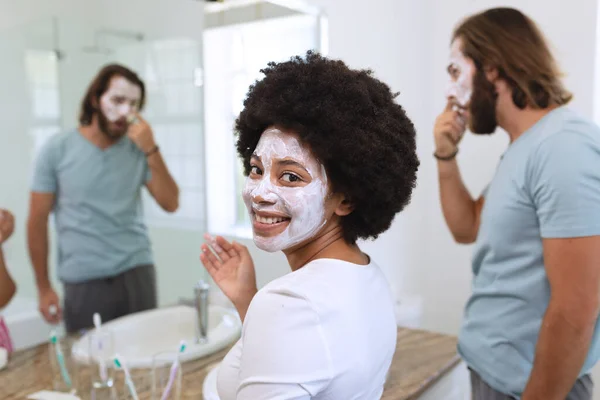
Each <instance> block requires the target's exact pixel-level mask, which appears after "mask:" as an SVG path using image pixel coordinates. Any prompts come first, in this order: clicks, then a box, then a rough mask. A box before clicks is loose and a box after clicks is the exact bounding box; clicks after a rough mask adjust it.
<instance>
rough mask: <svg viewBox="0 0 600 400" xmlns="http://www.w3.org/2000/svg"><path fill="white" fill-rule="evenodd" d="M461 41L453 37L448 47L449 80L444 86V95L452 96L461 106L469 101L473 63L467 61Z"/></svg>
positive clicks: (465, 105)
mask: <svg viewBox="0 0 600 400" xmlns="http://www.w3.org/2000/svg"><path fill="white" fill-rule="evenodd" d="M461 47H462V42H461V41H460V39H455V40H454V41H453V42H452V46H451V48H450V61H449V64H448V72H449V73H450V82H448V87H447V88H446V97H447V98H449V97H454V98H455V99H456V102H457V103H458V104H459V105H460V106H461V107H463V108H465V107H467V106H468V104H469V102H470V101H471V94H472V93H473V65H472V64H471V63H469V62H468V60H467V58H466V57H465V56H464V54H463V52H462V50H461Z"/></svg>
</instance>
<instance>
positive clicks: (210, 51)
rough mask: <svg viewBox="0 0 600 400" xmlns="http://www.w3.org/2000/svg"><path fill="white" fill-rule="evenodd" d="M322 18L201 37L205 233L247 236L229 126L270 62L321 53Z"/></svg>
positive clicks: (234, 28) (211, 32)
mask: <svg viewBox="0 0 600 400" xmlns="http://www.w3.org/2000/svg"><path fill="white" fill-rule="evenodd" d="M324 22H325V21H324V19H323V17H321V16H318V15H303V14H298V15H293V16H286V17H281V18H275V19H268V20H263V21H258V22H252V23H246V24H240V25H233V26H226V27H219V28H211V29H208V30H207V31H205V32H204V55H205V56H204V71H205V87H204V90H205V91H204V93H205V99H206V101H205V116H206V118H205V129H206V135H205V146H206V149H207V151H206V155H205V157H206V166H207V176H206V182H207V209H208V211H209V212H208V229H209V231H210V232H213V233H218V234H227V235H234V236H239V237H249V236H250V235H251V229H250V223H249V222H250V221H249V217H248V213H247V211H246V207H245V205H244V203H243V200H242V197H241V191H242V189H243V186H244V182H245V177H244V176H243V174H242V171H243V168H242V165H241V162H240V161H239V160H238V158H237V153H236V151H235V136H234V132H233V130H234V129H233V125H234V122H235V118H236V117H237V115H238V114H239V113H240V111H241V110H242V107H243V101H244V98H245V96H246V93H247V91H248V88H249V86H250V85H251V84H252V83H253V82H254V81H256V80H257V79H261V77H262V74H261V72H260V70H261V69H262V68H264V67H265V66H266V65H267V63H268V62H270V61H285V60H287V59H289V58H290V57H292V56H296V55H304V54H305V53H306V51H307V50H311V49H312V50H317V51H321V52H322V53H324V52H325V48H324V41H325V40H324V37H325V33H324Z"/></svg>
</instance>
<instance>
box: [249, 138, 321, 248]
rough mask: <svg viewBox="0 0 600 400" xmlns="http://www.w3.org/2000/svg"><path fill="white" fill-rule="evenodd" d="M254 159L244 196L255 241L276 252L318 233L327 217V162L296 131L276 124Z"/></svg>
mask: <svg viewBox="0 0 600 400" xmlns="http://www.w3.org/2000/svg"><path fill="white" fill-rule="evenodd" d="M253 160H254V161H253V162H252V163H253V164H252V165H253V168H252V172H251V173H250V176H249V177H248V179H247V181H246V187H245V189H244V191H243V198H244V202H245V203H246V206H247V208H248V212H249V213H250V217H251V219H252V223H253V228H254V242H255V243H256V245H257V246H258V247H259V248H260V249H262V250H265V251H269V252H275V251H280V250H286V249H289V248H291V247H293V246H296V245H298V244H300V243H303V242H304V241H306V240H308V239H310V238H311V237H313V236H314V235H316V234H317V233H318V232H319V230H320V229H321V228H322V227H323V226H324V225H325V222H326V221H325V198H326V196H327V175H326V173H325V168H324V167H323V165H322V164H321V163H319V162H318V161H317V160H316V159H315V157H314V156H313V155H312V154H311V153H310V151H309V150H308V149H307V148H305V147H303V146H302V145H301V143H300V142H299V140H298V139H297V138H296V137H295V136H294V135H291V134H288V133H285V132H282V131H281V130H279V129H274V128H271V129H267V130H266V131H265V132H264V133H263V134H262V136H261V138H260V141H259V142H258V145H257V146H256V150H255V152H254V157H253ZM255 164H256V165H255ZM298 179H301V180H298Z"/></svg>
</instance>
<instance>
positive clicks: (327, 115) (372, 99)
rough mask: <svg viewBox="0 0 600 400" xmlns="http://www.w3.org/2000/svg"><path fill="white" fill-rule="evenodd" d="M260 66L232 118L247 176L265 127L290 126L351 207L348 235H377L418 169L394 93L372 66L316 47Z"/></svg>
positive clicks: (406, 197) (404, 200)
mask: <svg viewBox="0 0 600 400" xmlns="http://www.w3.org/2000/svg"><path fill="white" fill-rule="evenodd" d="M261 72H262V73H263V74H264V75H265V77H264V78H263V79H262V80H259V81H256V82H255V83H254V84H253V85H252V86H250V89H249V92H248V95H247V97H246V99H245V101H244V109H243V110H242V112H241V113H240V115H239V117H238V118H237V120H236V123H235V129H236V132H237V134H238V141H237V151H238V153H239V156H240V157H241V159H242V161H243V165H244V171H245V173H246V175H248V174H249V173H250V158H251V157H252V154H253V152H254V150H255V148H256V146H257V144H258V141H259V139H260V137H261V135H262V133H263V132H264V131H265V129H266V128H268V127H270V126H277V127H280V128H283V129H288V130H291V131H293V132H295V133H296V134H297V135H298V137H299V139H300V141H301V142H302V143H303V144H304V145H306V146H308V148H309V149H310V150H311V152H312V153H313V155H314V156H315V157H316V158H317V159H318V160H319V161H320V162H321V163H322V164H323V166H324V167H325V171H326V173H327V176H328V180H329V182H330V185H331V190H332V191H333V192H335V193H343V194H344V195H345V197H346V199H348V200H349V201H350V202H351V204H352V206H353V211H352V213H350V214H349V215H347V216H344V217H342V219H341V225H342V230H343V232H344V239H345V240H346V241H347V242H348V243H351V244H353V243H355V242H356V241H357V240H358V239H375V238H377V236H378V235H379V234H381V233H383V232H385V231H386V230H387V229H388V228H389V227H390V225H391V223H392V221H393V220H394V217H395V215H396V214H397V213H398V212H400V211H401V210H402V209H403V208H404V207H405V206H406V205H407V204H408V203H409V202H410V198H411V194H412V191H413V189H414V188H415V186H416V180H417V170H418V168H419V159H418V157H417V154H416V137H415V136H416V132H415V127H414V125H413V123H412V121H411V120H410V119H409V118H408V117H407V115H406V113H405V111H404V109H403V108H402V106H400V105H399V104H397V103H396V102H395V101H394V99H395V97H396V96H397V94H394V93H392V92H391V91H390V88H389V86H387V85H386V84H385V83H383V82H381V81H379V80H378V79H376V78H374V77H373V76H372V74H373V72H372V71H371V70H352V69H350V68H348V66H347V65H346V64H345V63H344V62H342V61H340V60H332V59H328V58H326V57H323V56H322V55H320V54H318V53H315V52H312V51H309V52H307V54H306V56H305V57H304V58H302V57H299V56H296V57H293V58H291V59H290V60H289V61H286V62H281V63H274V62H271V63H269V64H268V66H267V68H265V69H262V70H261Z"/></svg>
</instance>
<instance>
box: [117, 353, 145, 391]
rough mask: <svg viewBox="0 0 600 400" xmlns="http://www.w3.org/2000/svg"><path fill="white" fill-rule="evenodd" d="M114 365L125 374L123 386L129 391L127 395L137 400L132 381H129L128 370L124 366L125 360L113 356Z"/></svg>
mask: <svg viewBox="0 0 600 400" xmlns="http://www.w3.org/2000/svg"><path fill="white" fill-rule="evenodd" d="M113 360H114V363H115V366H116V367H117V368H121V369H122V370H123V372H124V373H125V384H126V385H127V389H129V394H130V395H131V397H133V400H139V398H138V395H137V391H136V390H135V385H134V384H133V380H131V375H130V374H129V369H128V368H127V365H126V364H125V360H123V358H122V357H121V356H119V355H118V354H115V357H114V359H113Z"/></svg>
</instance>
